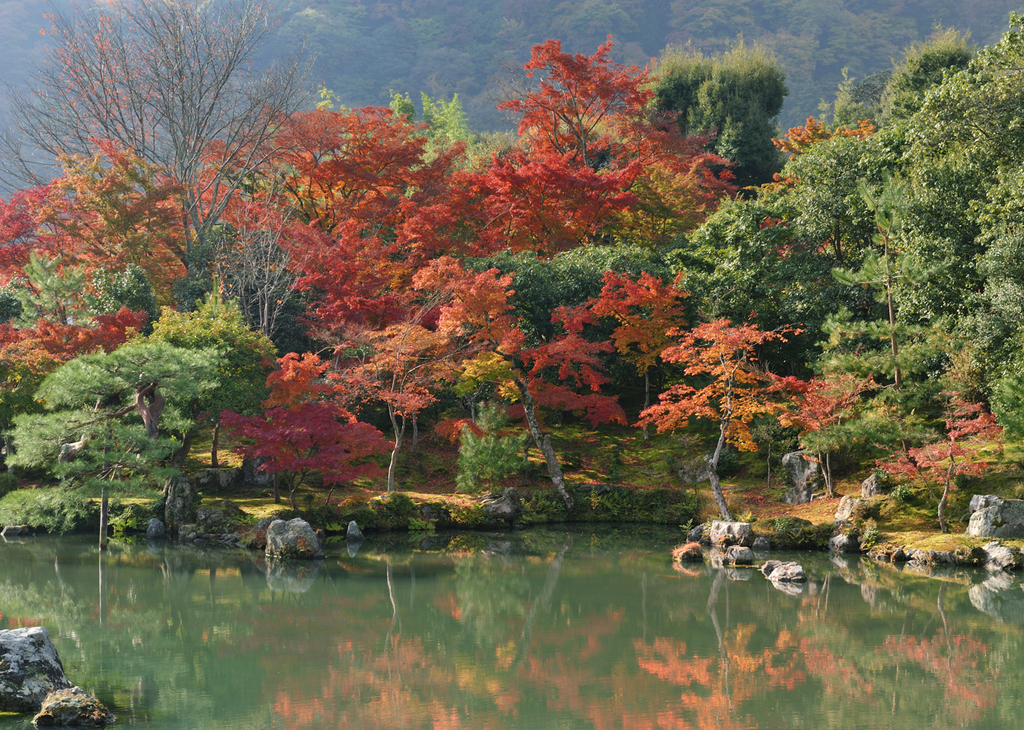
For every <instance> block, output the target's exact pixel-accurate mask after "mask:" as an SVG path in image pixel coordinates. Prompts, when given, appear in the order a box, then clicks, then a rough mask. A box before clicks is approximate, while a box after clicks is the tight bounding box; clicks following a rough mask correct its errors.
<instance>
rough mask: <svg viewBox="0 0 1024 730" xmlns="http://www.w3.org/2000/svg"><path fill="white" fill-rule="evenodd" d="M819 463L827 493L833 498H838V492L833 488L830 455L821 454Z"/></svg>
mask: <svg viewBox="0 0 1024 730" xmlns="http://www.w3.org/2000/svg"><path fill="white" fill-rule="evenodd" d="M818 463H819V464H821V475H822V476H823V477H824V478H825V493H826V494H827V495H828V496H829V498H832V497H834V496H836V492H835V489H834V488H833V487H832V464H831V462H830V461H829V455H828V454H827V453H826V454H821V453H819V454H818Z"/></svg>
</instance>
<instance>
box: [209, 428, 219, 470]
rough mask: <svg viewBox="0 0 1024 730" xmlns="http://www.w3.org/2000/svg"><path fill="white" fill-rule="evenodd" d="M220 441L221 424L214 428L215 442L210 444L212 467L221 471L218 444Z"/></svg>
mask: <svg viewBox="0 0 1024 730" xmlns="http://www.w3.org/2000/svg"><path fill="white" fill-rule="evenodd" d="M218 441H220V423H217V424H216V425H215V426H214V427H213V442H212V443H211V444H210V467H211V468H213V469H219V468H220V464H218V463H217V442H218Z"/></svg>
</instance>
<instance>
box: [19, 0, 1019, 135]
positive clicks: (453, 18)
mask: <svg viewBox="0 0 1024 730" xmlns="http://www.w3.org/2000/svg"><path fill="white" fill-rule="evenodd" d="M62 2H63V0H62ZM47 7H48V6H47V4H46V3H43V2H38V1H36V0H0V49H2V51H3V57H4V64H3V68H2V70H0V79H2V80H3V81H6V82H8V83H14V84H20V83H23V82H24V81H25V79H26V73H27V71H28V70H29V69H30V68H32V66H33V65H35V64H38V63H40V62H41V61H42V59H43V58H44V57H45V43H46V37H45V36H42V35H40V29H41V28H43V27H44V26H45V24H46V21H45V20H44V19H43V17H42V14H43V13H44V12H46V11H47ZM1017 7H1018V3H1017V2H1014V1H1013V0H970V1H969V2H968V1H967V0H888V1H883V0H566V1H565V2H549V1H548V0H316V1H314V2H310V0H300V1H299V2H291V3H288V4H285V5H283V6H275V12H277V13H278V14H279V16H280V18H281V25H280V28H279V31H278V33H277V34H276V36H275V37H274V39H273V41H272V43H271V45H270V46H269V47H268V48H267V49H266V52H267V57H268V58H269V57H272V56H277V55H289V54H294V53H295V52H297V50H298V49H299V48H300V47H301V46H302V43H303V40H305V48H306V50H307V52H310V53H312V54H314V55H315V56H316V58H317V59H318V62H317V76H316V78H314V79H313V83H316V84H323V85H325V86H327V87H328V88H330V89H332V90H333V91H334V92H335V94H336V95H337V96H338V98H339V99H340V100H341V101H342V102H343V103H345V104H347V105H349V106H365V105H370V104H386V103H387V102H388V100H389V93H388V92H389V90H394V91H397V92H401V93H410V94H411V96H412V97H413V99H418V97H419V92H421V91H424V92H426V93H428V94H430V95H431V96H432V97H435V98H436V97H444V98H450V97H451V95H452V94H453V93H456V92H457V93H458V94H459V98H460V99H461V100H462V103H463V105H464V107H465V108H466V111H467V113H468V115H469V118H470V122H471V123H472V124H473V125H474V127H476V128H477V129H494V128H499V127H503V126H505V125H506V124H507V120H504V119H503V118H502V116H501V114H500V113H499V112H498V111H497V110H496V109H495V108H494V105H495V102H496V99H497V94H498V92H497V87H496V85H495V83H494V80H495V77H496V76H498V75H500V74H501V72H502V68H503V65H506V66H511V67H521V64H522V63H523V62H524V61H525V60H526V59H527V58H528V57H529V50H530V47H531V46H532V45H533V44H535V43H539V42H542V41H543V40H545V39H547V38H561V39H562V41H563V46H564V48H566V49H567V50H571V51H574V52H579V53H587V54H590V53H592V52H593V51H594V50H595V49H596V48H597V46H598V45H599V44H600V43H601V42H603V40H604V39H605V37H606V36H607V35H609V34H611V35H612V36H614V39H615V43H616V49H615V53H614V55H615V58H616V60H619V61H622V62H624V63H629V64H639V65H643V64H646V63H647V62H648V61H650V59H651V58H653V57H655V56H657V55H658V54H659V53H660V52H661V51H662V49H663V48H665V46H666V45H668V44H670V43H672V44H678V45H686V44H690V46H691V47H692V48H694V49H699V50H702V51H706V52H715V51H720V50H722V49H725V48H727V47H729V45H730V44H732V43H734V42H735V41H736V39H737V38H738V37H740V36H742V38H743V39H744V40H745V41H746V42H747V43H751V42H758V43H761V44H763V45H764V46H765V47H767V48H768V49H769V50H771V51H772V52H774V53H775V54H776V55H777V56H778V58H779V59H780V61H781V62H782V65H783V67H784V68H785V70H786V74H787V83H788V86H789V97H788V100H787V102H786V105H785V107H784V109H783V112H782V120H781V126H782V128H783V129H786V128H788V127H790V126H794V125H797V124H800V123H802V122H803V120H804V118H805V117H807V116H808V115H809V114H815V113H817V110H818V105H819V102H820V101H821V100H822V99H829V100H830V99H832V97H833V96H834V94H835V90H836V87H837V85H838V84H839V82H840V81H842V78H843V77H842V70H843V69H844V68H847V69H848V73H849V75H850V76H852V77H854V78H858V79H860V78H863V77H865V76H867V75H869V74H872V73H875V72H878V71H882V70H884V69H886V68H888V67H889V66H890V65H891V61H892V59H893V58H896V57H898V56H899V55H900V54H901V51H902V49H903V48H904V47H906V46H907V45H908V44H910V43H912V42H914V41H919V40H922V39H924V38H925V37H927V36H928V34H929V33H930V32H931V31H932V29H933V28H934V27H935V26H936V24H942V25H944V26H946V27H953V28H956V29H959V30H969V31H971V32H972V34H973V38H974V40H975V41H977V42H978V43H979V44H988V43H992V42H994V41H996V40H998V38H999V37H1000V35H1001V34H1002V33H1003V31H1004V30H1005V28H1006V23H1007V17H1008V14H1009V12H1010V10H1012V9H1015V8H1017ZM4 103H5V102H4V99H2V98H0V107H2V106H3V105H4Z"/></svg>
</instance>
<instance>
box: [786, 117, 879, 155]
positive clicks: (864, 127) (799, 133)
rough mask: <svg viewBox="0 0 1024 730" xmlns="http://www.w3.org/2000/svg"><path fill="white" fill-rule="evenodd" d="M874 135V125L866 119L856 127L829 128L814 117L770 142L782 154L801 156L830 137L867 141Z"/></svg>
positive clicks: (808, 118)
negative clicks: (854, 138)
mask: <svg viewBox="0 0 1024 730" xmlns="http://www.w3.org/2000/svg"><path fill="white" fill-rule="evenodd" d="M874 133H875V125H874V124H872V123H871V122H870V121H868V120H867V119H862V120H860V122H859V123H858V124H857V126H856V127H837V128H835V129H833V128H831V127H829V126H828V125H827V124H825V122H823V121H818V120H817V119H815V118H814V117H807V122H806V123H805V124H804V126H802V127H790V129H789V131H788V132H786V136H785V137H783V138H782V139H773V140H772V142H774V143H775V146H776V147H778V148H779V149H780V150H782V151H783V152H788V153H789V154H791V155H794V156H796V155H802V154H803V153H804V152H806V151H807V150H808V148H810V147H811V146H812V145H814V144H817V143H818V142H822V141H824V140H826V139H832V137H856V138H857V139H867V138H868V137H870V136H871V135H873V134H874Z"/></svg>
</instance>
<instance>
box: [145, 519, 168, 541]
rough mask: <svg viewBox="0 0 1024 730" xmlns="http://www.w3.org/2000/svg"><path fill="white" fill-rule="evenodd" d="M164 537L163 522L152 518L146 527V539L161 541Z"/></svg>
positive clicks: (165, 533) (165, 535) (165, 532)
mask: <svg viewBox="0 0 1024 730" xmlns="http://www.w3.org/2000/svg"><path fill="white" fill-rule="evenodd" d="M165 537H167V528H166V527H165V526H164V523H163V522H161V521H160V520H158V519H157V518H156V517H154V518H153V519H151V520H150V521H149V524H147V525H146V539H147V540H163V539H164V538H165Z"/></svg>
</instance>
